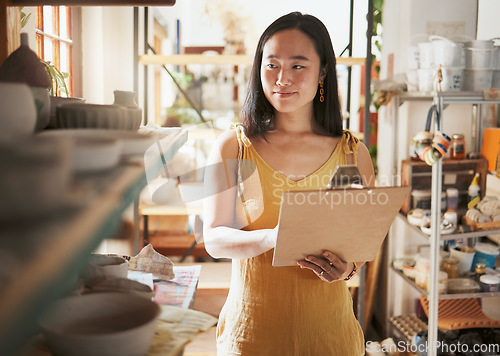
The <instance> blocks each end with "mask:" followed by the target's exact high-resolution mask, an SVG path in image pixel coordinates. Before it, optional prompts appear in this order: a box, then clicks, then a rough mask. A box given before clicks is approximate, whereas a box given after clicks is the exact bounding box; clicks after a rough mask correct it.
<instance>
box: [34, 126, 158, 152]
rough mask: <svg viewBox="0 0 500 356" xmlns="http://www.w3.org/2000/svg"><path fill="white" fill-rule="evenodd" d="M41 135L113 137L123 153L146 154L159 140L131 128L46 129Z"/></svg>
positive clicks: (92, 137) (91, 137) (90, 137)
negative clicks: (119, 144)
mask: <svg viewBox="0 0 500 356" xmlns="http://www.w3.org/2000/svg"><path fill="white" fill-rule="evenodd" d="M40 135H43V136H53V137H81V138H89V139H94V138H95V139H101V138H104V139H113V140H117V141H119V142H121V144H122V145H121V147H122V149H121V154H122V155H125V156H129V155H144V152H146V150H147V149H148V148H149V147H150V146H151V145H153V144H154V143H156V142H157V139H156V137H155V136H154V135H153V134H146V133H138V132H132V131H129V130H108V129H85V130H82V129H65V130H46V131H44V132H42V133H40Z"/></svg>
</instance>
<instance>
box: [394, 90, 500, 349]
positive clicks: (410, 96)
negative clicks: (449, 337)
mask: <svg viewBox="0 0 500 356" xmlns="http://www.w3.org/2000/svg"><path fill="white" fill-rule="evenodd" d="M395 100H396V105H397V107H399V105H401V104H402V103H403V102H407V101H432V104H434V105H436V106H437V110H438V113H439V115H437V116H438V117H439V118H440V119H436V120H435V122H434V131H439V130H440V129H441V121H442V120H443V117H444V115H443V113H444V110H445V109H446V107H447V106H448V105H450V104H472V105H473V110H472V111H473V138H475V140H474V151H475V152H479V146H480V142H481V132H482V127H481V105H482V104H499V103H500V100H485V99H484V97H483V93H482V92H453V93H449V92H447V93H440V92H432V93H404V94H400V95H397V96H396V98H395ZM397 112H398V110H397V108H396V110H395V115H396V118H395V125H394V126H395V128H394V130H395V131H394V132H395V133H397V132H398V131H397V130H398V128H397V122H398V113H397ZM394 137H395V148H397V145H398V143H397V134H395V135H394ZM399 164H400V163H399V162H396V166H395V173H397V172H399V169H400V167H399ZM442 178H443V162H442V160H439V161H438V162H437V163H436V164H434V165H433V166H432V183H431V186H432V190H431V235H430V236H429V243H430V260H431V273H430V281H429V292H428V293H425V291H423V290H421V289H420V288H418V287H416V286H415V285H414V283H411V285H413V286H414V287H416V288H417V290H418V291H419V292H420V293H422V294H425V295H426V296H427V298H428V299H429V315H428V320H429V322H428V345H431V346H432V345H434V347H430V348H429V350H428V356H436V355H437V348H436V347H435V345H436V342H437V340H438V324H437V322H438V301H439V299H443V298H442V297H440V295H439V293H438V273H439V267H438V266H439V264H438V261H439V260H438V258H439V245H440V242H441V241H442V240H443V239H444V240H450V239H454V238H455V239H458V238H473V237H477V236H484V235H485V234H488V233H493V232H484V231H483V232H481V233H480V235H478V234H477V233H476V232H471V233H460V234H448V235H443V237H442V236H441V230H440V228H439V226H440V225H441V193H442ZM405 220H406V219H405ZM420 233H422V232H420ZM403 277H404V278H405V276H403ZM405 279H406V278H405ZM408 282H411V280H409V279H408ZM487 294H488V293H487ZM495 294H496V293H495ZM457 296H458V295H455V296H454V297H455V298H458V297H457ZM484 296H486V295H484V294H483V293H472V294H468V295H467V296H463V297H462V298H467V297H484ZM488 296H489V295H488Z"/></svg>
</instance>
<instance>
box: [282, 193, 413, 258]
mask: <svg viewBox="0 0 500 356" xmlns="http://www.w3.org/2000/svg"><path fill="white" fill-rule="evenodd" d="M409 192H410V187H407V186H406V187H380V188H361V189H360V188H348V189H334V190H313V191H288V192H283V195H282V201H281V210H280V217H279V231H278V239H277V242H276V248H275V249H274V258H273V266H296V265H297V261H299V260H301V259H304V258H305V257H306V256H307V255H317V256H320V255H321V254H322V252H323V251H324V250H329V251H331V252H333V253H334V254H336V255H337V256H338V257H340V258H341V259H342V260H343V261H346V262H362V261H371V260H373V259H374V258H375V256H376V254H377V252H378V250H379V248H380V246H381V245H382V242H383V241H384V238H385V236H386V234H387V232H388V231H389V228H390V226H391V224H392V222H393V221H394V218H395V217H396V215H397V213H398V211H399V209H400V208H401V205H402V204H403V201H404V199H405V198H406V196H407V195H408V193H409Z"/></svg>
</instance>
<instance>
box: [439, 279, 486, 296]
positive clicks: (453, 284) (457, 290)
mask: <svg viewBox="0 0 500 356" xmlns="http://www.w3.org/2000/svg"><path fill="white" fill-rule="evenodd" d="M446 290H447V292H448V294H463V293H476V292H479V291H480V290H481V288H480V287H479V284H478V283H476V281H473V280H472V279H469V278H453V279H448V280H447V281H446Z"/></svg>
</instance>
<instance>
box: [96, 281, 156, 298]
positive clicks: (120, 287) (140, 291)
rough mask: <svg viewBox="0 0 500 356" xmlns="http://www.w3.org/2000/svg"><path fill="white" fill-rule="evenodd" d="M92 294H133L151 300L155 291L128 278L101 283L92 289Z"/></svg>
mask: <svg viewBox="0 0 500 356" xmlns="http://www.w3.org/2000/svg"><path fill="white" fill-rule="evenodd" d="M90 292H91V293H96V292H98V293H105V292H107V293H109V292H117V293H118V292H119V293H132V294H135V295H138V296H140V297H143V298H146V299H149V300H151V298H153V297H154V291H153V290H152V289H151V287H150V286H148V285H146V284H144V283H140V282H137V281H133V280H131V279H128V278H112V279H106V280H103V281H101V282H99V283H96V284H95V285H94V286H92V288H91V289H90Z"/></svg>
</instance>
